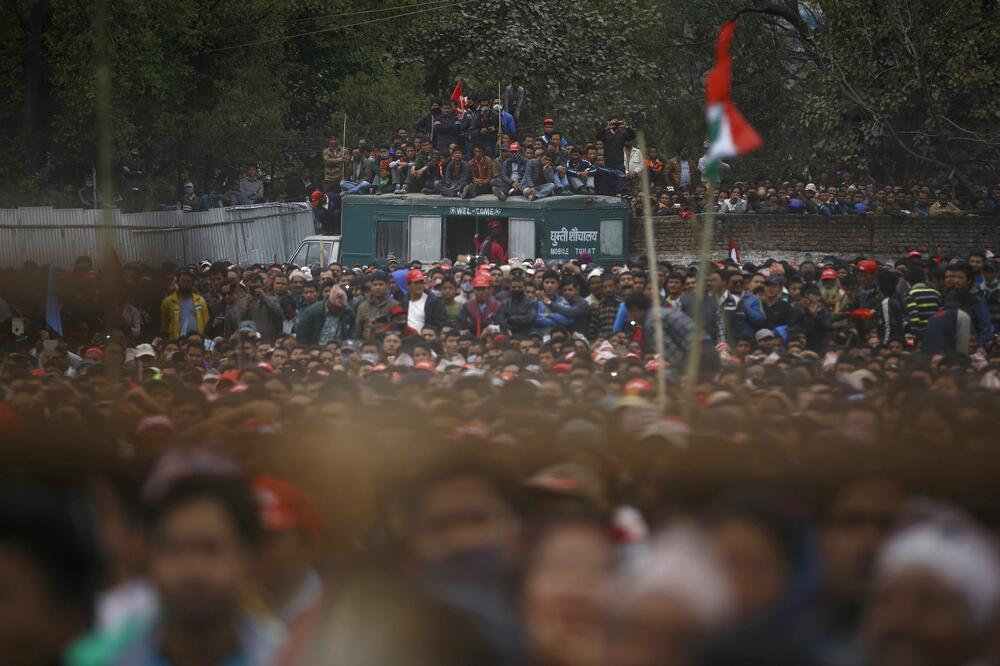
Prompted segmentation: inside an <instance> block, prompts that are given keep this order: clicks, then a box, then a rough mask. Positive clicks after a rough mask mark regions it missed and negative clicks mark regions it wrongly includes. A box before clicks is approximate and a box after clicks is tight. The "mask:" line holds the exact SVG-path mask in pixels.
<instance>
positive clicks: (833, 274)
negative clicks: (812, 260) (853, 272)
mask: <svg viewBox="0 0 1000 666" xmlns="http://www.w3.org/2000/svg"><path fill="white" fill-rule="evenodd" d="M819 279H820V280H839V279H840V273H838V272H837V271H835V270H834V269H832V268H824V269H823V272H822V273H820V274H819Z"/></svg>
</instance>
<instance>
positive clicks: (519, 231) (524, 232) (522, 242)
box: [507, 218, 536, 259]
mask: <svg viewBox="0 0 1000 666" xmlns="http://www.w3.org/2000/svg"><path fill="white" fill-rule="evenodd" d="M509 234H510V240H509V241H508V243H507V254H508V255H510V256H511V257H517V258H519V259H527V258H528V257H534V256H536V254H535V221H534V220H527V219H521V220H519V219H516V218H511V220H510V225H509Z"/></svg>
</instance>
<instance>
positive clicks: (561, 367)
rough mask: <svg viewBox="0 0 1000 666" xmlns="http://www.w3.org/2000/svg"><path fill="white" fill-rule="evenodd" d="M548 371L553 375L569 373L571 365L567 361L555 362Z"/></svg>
mask: <svg viewBox="0 0 1000 666" xmlns="http://www.w3.org/2000/svg"><path fill="white" fill-rule="evenodd" d="M549 372H551V373H552V374H553V375H568V374H569V373H571V372H573V366H572V365H570V364H569V363H556V364H555V365H553V366H552V367H551V368H549Z"/></svg>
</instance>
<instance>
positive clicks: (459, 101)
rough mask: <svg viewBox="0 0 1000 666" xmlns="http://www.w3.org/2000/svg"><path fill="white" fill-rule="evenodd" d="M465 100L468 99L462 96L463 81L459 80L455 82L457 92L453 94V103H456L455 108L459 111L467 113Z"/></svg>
mask: <svg viewBox="0 0 1000 666" xmlns="http://www.w3.org/2000/svg"><path fill="white" fill-rule="evenodd" d="M465 100H466V98H465V97H463V96H462V81H461V79H459V80H458V81H456V82H455V90H453V91H452V93H451V101H453V102H454V103H455V107H456V108H457V109H458V110H459V111H465Z"/></svg>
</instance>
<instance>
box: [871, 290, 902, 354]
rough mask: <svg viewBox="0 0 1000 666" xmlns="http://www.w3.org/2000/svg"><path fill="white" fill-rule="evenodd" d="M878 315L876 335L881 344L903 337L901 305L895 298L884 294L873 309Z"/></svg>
mask: <svg viewBox="0 0 1000 666" xmlns="http://www.w3.org/2000/svg"><path fill="white" fill-rule="evenodd" d="M875 314H876V316H877V317H878V337H879V341H880V342H881V343H882V344H883V345H887V344H889V341H890V340H902V339H903V306H901V305H900V304H899V301H897V300H896V299H895V298H892V297H891V296H886V297H885V298H883V299H882V300H881V302H880V303H879V306H878V308H877V309H876V310H875Z"/></svg>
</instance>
